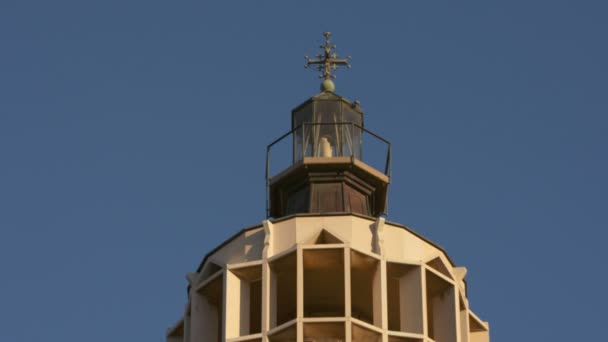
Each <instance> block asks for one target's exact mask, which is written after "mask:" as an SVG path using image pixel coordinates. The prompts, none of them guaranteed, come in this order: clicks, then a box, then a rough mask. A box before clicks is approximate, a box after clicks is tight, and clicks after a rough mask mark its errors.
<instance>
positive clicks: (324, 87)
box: [321, 80, 336, 93]
mask: <svg viewBox="0 0 608 342" xmlns="http://www.w3.org/2000/svg"><path fill="white" fill-rule="evenodd" d="M334 90H336V85H335V84H334V82H333V81H332V80H325V81H323V83H321V91H329V92H332V93H333V92H334Z"/></svg>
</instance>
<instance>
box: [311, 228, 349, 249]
mask: <svg viewBox="0 0 608 342" xmlns="http://www.w3.org/2000/svg"><path fill="white" fill-rule="evenodd" d="M334 243H344V241H342V240H340V239H339V238H337V237H336V236H335V235H333V234H332V233H330V232H328V231H327V230H325V229H323V230H321V232H320V233H319V235H317V237H316V238H315V239H314V242H313V244H314V245H329V244H334Z"/></svg>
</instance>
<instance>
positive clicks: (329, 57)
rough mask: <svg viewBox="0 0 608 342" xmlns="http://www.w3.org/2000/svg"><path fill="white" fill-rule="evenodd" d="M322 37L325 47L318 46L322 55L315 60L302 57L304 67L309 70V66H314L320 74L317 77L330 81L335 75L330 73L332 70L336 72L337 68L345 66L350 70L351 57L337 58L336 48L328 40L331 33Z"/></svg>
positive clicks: (326, 33)
mask: <svg viewBox="0 0 608 342" xmlns="http://www.w3.org/2000/svg"><path fill="white" fill-rule="evenodd" d="M323 35H324V36H325V45H321V46H320V48H321V49H323V53H320V54H318V55H316V56H315V57H316V59H313V58H310V57H308V56H304V58H305V59H306V64H305V65H304V67H305V68H309V67H310V66H311V65H313V66H316V67H317V70H318V71H320V72H321V74H320V75H319V77H320V78H324V79H326V80H331V79H332V78H333V79H335V78H336V75H333V74H332V73H331V72H332V70H337V69H338V67H339V66H346V67H347V68H349V69H350V67H351V65H350V63H349V62H350V59H351V57H350V56H348V57H346V58H342V59H340V58H338V55H337V54H336V53H335V49H336V46H335V45H332V44H331V41H330V39H329V38H330V36H331V32H325V33H324V34H323Z"/></svg>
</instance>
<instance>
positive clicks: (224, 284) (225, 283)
mask: <svg viewBox="0 0 608 342" xmlns="http://www.w3.org/2000/svg"><path fill="white" fill-rule="evenodd" d="M228 273H229V272H228V269H227V268H226V266H224V272H223V273H222V294H223V296H222V305H223V310H221V311H222V315H221V317H220V319H221V320H222V329H221V335H222V336H221V337H220V341H226V322H227V320H226V313H227V312H228V310H227V309H226V305H227V304H230V302H229V301H228V298H227V297H228V296H227V294H228Z"/></svg>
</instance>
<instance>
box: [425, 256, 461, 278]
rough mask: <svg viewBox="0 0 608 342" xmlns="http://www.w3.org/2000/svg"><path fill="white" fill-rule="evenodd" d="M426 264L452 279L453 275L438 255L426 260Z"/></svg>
mask: <svg viewBox="0 0 608 342" xmlns="http://www.w3.org/2000/svg"><path fill="white" fill-rule="evenodd" d="M426 264H427V265H429V266H430V267H432V268H433V269H434V270H436V271H437V272H439V273H441V274H443V275H444V276H446V277H448V278H450V279H452V280H453V279H454V277H452V275H451V274H450V271H449V270H448V267H447V266H446V265H445V264H444V263H443V260H441V258H440V257H436V258H435V259H433V260H431V261H429V262H427V263H426Z"/></svg>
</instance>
